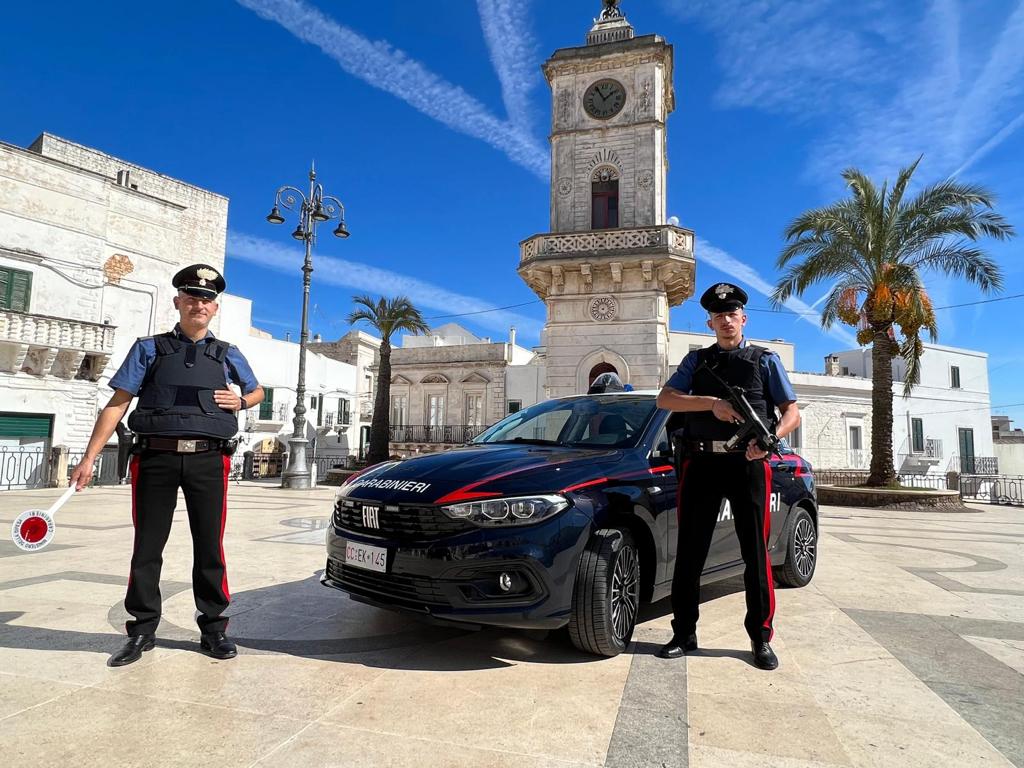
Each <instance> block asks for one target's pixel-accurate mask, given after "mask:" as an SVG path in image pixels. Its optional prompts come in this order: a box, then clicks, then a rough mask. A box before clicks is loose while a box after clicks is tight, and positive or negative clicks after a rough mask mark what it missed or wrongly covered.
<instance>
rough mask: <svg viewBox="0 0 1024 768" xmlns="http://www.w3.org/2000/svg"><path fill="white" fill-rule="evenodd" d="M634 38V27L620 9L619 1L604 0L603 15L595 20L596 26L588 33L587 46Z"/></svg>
mask: <svg viewBox="0 0 1024 768" xmlns="http://www.w3.org/2000/svg"><path fill="white" fill-rule="evenodd" d="M632 38H633V27H632V26H631V25H630V23H629V22H628V21H626V16H625V14H623V13H622V9H621V8H619V0H604V8H603V9H602V10H601V15H600V16H598V17H597V18H596V19H594V26H592V27H591V28H590V32H588V33H587V45H600V44H601V43H617V42H619V41H620V40H630V39H632Z"/></svg>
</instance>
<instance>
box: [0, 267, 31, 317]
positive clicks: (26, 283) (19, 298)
mask: <svg viewBox="0 0 1024 768" xmlns="http://www.w3.org/2000/svg"><path fill="white" fill-rule="evenodd" d="M31 296H32V273H31V272H22V271H21V270H20V269H7V268H6V267H0V309H13V310H14V311H15V312H28V308H29V299H30V298H31Z"/></svg>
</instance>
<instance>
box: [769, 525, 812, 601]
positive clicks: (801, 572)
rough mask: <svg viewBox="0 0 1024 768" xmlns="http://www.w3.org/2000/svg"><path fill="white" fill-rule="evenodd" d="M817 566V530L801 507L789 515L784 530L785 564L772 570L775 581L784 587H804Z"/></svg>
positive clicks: (809, 581) (808, 582)
mask: <svg viewBox="0 0 1024 768" xmlns="http://www.w3.org/2000/svg"><path fill="white" fill-rule="evenodd" d="M817 564H818V529H817V527H816V526H815V525H814V518H812V517H811V515H810V513H809V512H808V511H807V510H806V509H804V508H803V507H795V508H794V509H793V511H792V513H790V520H789V527H788V529H787V530H786V562H784V563H783V564H782V565H777V566H775V567H774V568H773V569H772V573H773V574H774V575H775V580H776V581H778V582H779V583H780V584H782V585H783V586H786V587H806V586H807V585H808V584H810V583H811V579H813V578H814V569H815V567H816V566H817Z"/></svg>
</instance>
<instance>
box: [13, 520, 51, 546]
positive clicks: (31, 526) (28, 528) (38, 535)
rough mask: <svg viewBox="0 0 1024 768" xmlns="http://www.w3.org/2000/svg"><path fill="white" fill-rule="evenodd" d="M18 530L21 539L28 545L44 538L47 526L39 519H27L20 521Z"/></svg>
mask: <svg viewBox="0 0 1024 768" xmlns="http://www.w3.org/2000/svg"><path fill="white" fill-rule="evenodd" d="M18 530H19V532H20V533H21V538H23V539H24V540H25V541H27V542H28V543H29V544H35V543H36V542H38V541H42V540H43V539H44V538H45V537H46V532H47V531H48V530H49V526H48V525H47V524H46V521H45V520H43V518H41V517H27V518H25V520H24V521H22V523H21V528H19V529H18Z"/></svg>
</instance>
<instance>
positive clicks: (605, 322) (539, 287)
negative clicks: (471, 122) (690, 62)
mask: <svg viewBox="0 0 1024 768" xmlns="http://www.w3.org/2000/svg"><path fill="white" fill-rule="evenodd" d="M618 5H619V2H618V0H604V9H603V11H602V12H601V15H600V17H599V18H598V19H596V20H595V21H594V25H593V27H592V28H591V29H590V32H589V33H588V34H587V42H586V45H583V46H579V47H575V48H563V49H560V50H558V51H555V53H554V54H553V55H552V56H551V58H550V59H548V61H547V62H546V63H545V64H544V74H545V76H546V78H547V81H548V84H549V85H550V87H551V95H552V115H551V139H550V140H551V225H550V226H551V231H550V232H548V233H546V234H540V235H535V236H533V237H531V238H529V239H527V240H524V241H523V242H522V243H521V245H520V262H519V275H520V276H521V277H522V278H523V280H525V281H526V283H527V285H529V286H530V288H532V289H533V291H534V292H535V293H536V294H537V295H538V296H540V298H542V299H544V301H545V303H546V304H547V322H546V323H545V326H544V334H543V338H542V344H543V346H544V349H545V352H544V354H545V357H546V369H547V374H546V376H547V395H548V396H549V397H559V396H562V395H569V394H577V393H580V392H585V391H586V390H587V387H588V386H589V384H590V382H591V381H592V380H593V379H594V377H595V376H596V375H597V374H599V373H603V372H606V371H615V372H616V373H618V374H619V376H620V378H621V379H622V380H623V382H625V383H630V384H632V385H633V387H634V388H636V389H653V388H657V387H660V386H661V384H663V383H664V381H665V379H666V376H667V371H668V333H669V330H668V318H669V307H672V306H676V305H678V304H681V303H682V302H683V301H684V300H685V299H687V298H689V297H690V296H692V295H693V276H694V259H693V232H691V231H689V230H686V229H682V228H680V227H678V226H674V225H673V224H669V223H668V222H667V221H666V210H665V205H666V203H665V184H666V176H667V173H668V161H667V158H666V150H665V122H666V119H667V118H668V115H669V114H670V113H671V112H672V110H673V109H674V108H675V94H674V90H673V87H672V64H673V58H672V46H671V45H668V44H667V43H666V42H665V41H664V40H663V39H662V38H661V37H659V36H658V35H644V36H640V37H637V36H635V34H634V31H633V27H632V26H631V25H630V24H629V22H628V21H627V20H626V18H625V16H624V15H623V13H622V11H621V10H620V9H619V7H618Z"/></svg>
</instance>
